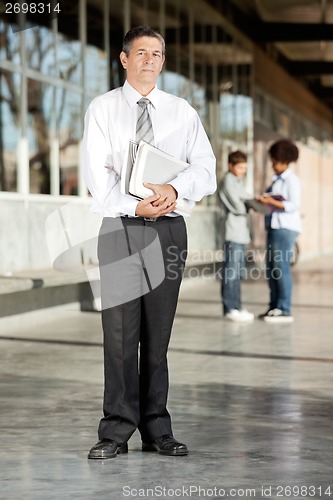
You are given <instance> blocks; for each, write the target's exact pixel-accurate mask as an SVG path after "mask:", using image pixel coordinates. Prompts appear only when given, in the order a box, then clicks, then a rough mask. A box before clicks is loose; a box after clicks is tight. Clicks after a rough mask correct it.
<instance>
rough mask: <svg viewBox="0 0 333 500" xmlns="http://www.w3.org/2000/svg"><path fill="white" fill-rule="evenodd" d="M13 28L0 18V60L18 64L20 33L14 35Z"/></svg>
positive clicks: (19, 57)
mask: <svg viewBox="0 0 333 500" xmlns="http://www.w3.org/2000/svg"><path fill="white" fill-rule="evenodd" d="M14 28H15V26H14V25H13V24H8V23H7V22H6V21H5V20H4V19H1V17H0V59H7V60H8V61H11V62H13V63H14V64H20V61H21V55H20V33H19V32H18V33H15V32H14V31H13V30H14Z"/></svg>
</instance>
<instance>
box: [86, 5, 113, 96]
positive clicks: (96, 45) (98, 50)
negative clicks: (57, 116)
mask: <svg viewBox="0 0 333 500" xmlns="http://www.w3.org/2000/svg"><path fill="white" fill-rule="evenodd" d="M88 19H89V22H88V25H87V46H86V51H85V58H86V59H85V85H86V91H87V93H88V94H90V95H91V96H95V95H98V94H102V93H103V92H106V91H107V90H109V82H108V65H109V61H108V58H107V53H106V51H105V44H104V16H103V12H102V11H96V9H94V11H90V8H89V6H88Z"/></svg>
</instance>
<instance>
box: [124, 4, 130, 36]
mask: <svg viewBox="0 0 333 500" xmlns="http://www.w3.org/2000/svg"><path fill="white" fill-rule="evenodd" d="M130 28H131V5H130V0H124V34H125V33H127V32H128V30H129V29H130Z"/></svg>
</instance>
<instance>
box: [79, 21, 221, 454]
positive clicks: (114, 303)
mask: <svg viewBox="0 0 333 500" xmlns="http://www.w3.org/2000/svg"><path fill="white" fill-rule="evenodd" d="M164 54H165V43H164V39H163V38H162V36H161V35H160V34H159V33H158V32H156V31H153V30H152V29H151V28H150V27H147V26H138V27H136V28H133V29H131V30H130V31H129V32H128V33H127V34H126V36H125V38H124V43H123V50H122V52H121V54H120V61H121V63H122V65H123V67H124V69H125V70H126V71H127V80H126V82H125V84H124V85H123V86H122V87H120V88H117V89H114V90H112V91H110V92H107V93H105V94H103V95H100V96H98V97H96V98H95V99H94V100H93V101H92V103H91V104H90V106H89V108H88V110H87V113H86V117H85V130H84V137H83V143H82V165H83V170H84V175H85V180H86V184H87V187H88V189H89V191H90V193H91V195H92V197H93V206H94V210H95V211H96V212H99V213H101V214H102V216H103V222H102V227H101V230H100V236H99V243H98V255H99V265H100V272H101V288H102V325H103V332H104V371H105V388H104V403H103V411H104V417H103V418H102V419H101V421H100V424H99V429H98V437H99V441H98V443H97V444H96V445H95V446H93V447H92V448H91V450H90V451H89V454H88V458H94V459H105V458H113V457H115V456H116V455H117V453H127V450H128V446H127V441H128V440H129V438H130V437H131V435H132V434H133V432H134V431H135V430H136V429H137V428H138V429H139V431H140V434H141V439H142V450H143V451H157V452H158V453H160V454H163V455H172V456H183V455H186V454H187V453H188V450H187V447H186V445H185V444H183V443H180V442H178V441H176V439H175V438H174V436H173V433H172V426H171V418H170V415H169V413H168V410H167V406H166V405H167V394H168V385H169V384H168V365H167V350H168V344H169V340H170V335H171V329H172V324H173V320H174V315H175V311H176V306H177V301H178V293H179V287H180V283H181V279H182V273H183V268H184V264H185V259H186V253H187V235H186V225H185V221H184V218H183V217H182V216H181V215H179V213H178V212H177V206H176V205H177V198H185V199H188V200H190V201H191V202H192V204H193V205H194V203H195V202H196V201H199V200H201V199H202V198H203V197H204V196H206V195H208V194H213V193H214V192H215V190H216V177H215V156H214V154H213V151H212V148H211V146H210V143H209V140H208V138H207V135H206V133H205V131H204V129H203V126H202V124H201V122H200V119H199V117H198V114H197V113H196V111H195V110H194V109H193V108H192V107H191V106H190V105H189V104H188V103H187V102H186V101H185V100H183V99H180V98H178V97H176V96H173V95H171V94H167V93H165V92H162V91H160V90H159V89H158V88H157V86H156V81H157V78H158V76H159V74H160V72H161V70H162V67H163V63H164V59H165V55H164ZM143 97H144V98H146V99H147V100H148V101H146V104H147V107H146V111H147V110H148V114H149V117H147V119H148V120H149V125H147V123H148V121H146V122H145V124H144V127H143V128H145V127H146V128H147V129H148V128H149V127H150V133H151V134H152V135H153V139H152V141H153V145H155V146H156V147H158V148H159V149H161V150H162V151H164V152H166V153H169V154H171V155H172V156H174V157H175V158H177V159H179V160H183V161H186V162H188V163H189V165H190V166H189V167H188V168H187V169H186V170H185V171H184V172H182V173H181V174H179V175H178V176H177V177H176V178H175V179H172V180H171V181H170V182H169V183H168V184H164V185H160V184H145V185H146V187H148V188H150V189H151V191H152V195H151V196H149V197H148V198H146V199H143V200H141V201H139V200H138V199H136V198H133V197H131V196H128V195H124V194H122V192H121V189H120V178H121V175H122V165H123V162H124V157H125V154H126V150H127V148H128V143H129V141H130V140H136V138H137V136H138V123H139V121H140V119H141V120H142V116H143V113H144V112H146V111H142V108H141V107H140V104H138V101H139V100H140V99H142V98H143ZM141 114H142V116H141ZM151 127H152V130H151ZM139 128H140V127H139ZM160 264H161V265H160ZM161 267H162V269H161ZM161 271H163V272H162V273H161ZM161 274H162V278H161ZM139 346H140V356H139V361H138V348H139Z"/></svg>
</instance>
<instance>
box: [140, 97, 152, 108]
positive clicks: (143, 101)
mask: <svg viewBox="0 0 333 500" xmlns="http://www.w3.org/2000/svg"><path fill="white" fill-rule="evenodd" d="M149 103H150V100H149V99H147V97H141V99H140V100H139V101H138V105H139V106H140V107H141V108H143V109H144V108H145V107H146V106H147V104H149Z"/></svg>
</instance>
